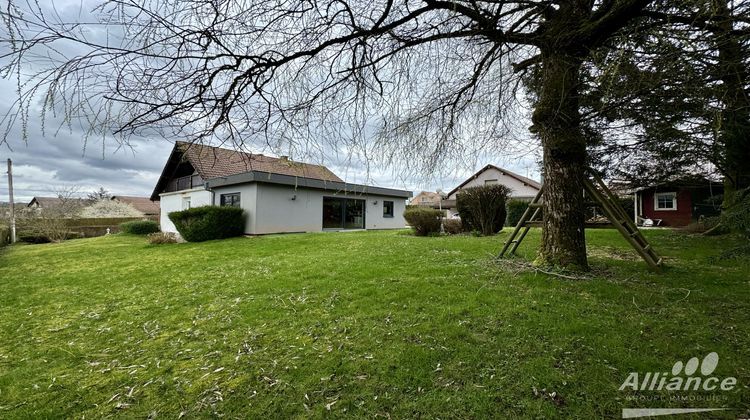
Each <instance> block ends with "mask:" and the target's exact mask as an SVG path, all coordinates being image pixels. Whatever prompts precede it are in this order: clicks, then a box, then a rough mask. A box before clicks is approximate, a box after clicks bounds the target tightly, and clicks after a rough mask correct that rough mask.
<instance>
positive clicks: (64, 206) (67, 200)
mask: <svg viewBox="0 0 750 420" xmlns="http://www.w3.org/2000/svg"><path fill="white" fill-rule="evenodd" d="M89 205H91V200H88V199H85V198H74V197H65V196H58V197H32V198H31V201H29V203H28V204H27V205H26V208H28V209H29V211H34V212H36V213H44V214H47V215H54V217H76V216H78V214H79V213H80V212H81V210H82V209H84V208H85V207H87V206H89Z"/></svg>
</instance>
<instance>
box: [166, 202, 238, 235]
mask: <svg viewBox="0 0 750 420" xmlns="http://www.w3.org/2000/svg"><path fill="white" fill-rule="evenodd" d="M169 220H171V221H172V223H174V225H175V227H176V228H177V231H178V232H180V235H181V236H182V237H183V238H184V239H185V240H186V241H189V242H202V241H209V240H212V239H223V238H230V237H232V236H240V235H242V234H243V233H244V232H245V212H244V211H243V210H242V209H241V208H239V207H225V206H201V207H193V208H190V209H187V210H182V211H173V212H171V213H169Z"/></svg>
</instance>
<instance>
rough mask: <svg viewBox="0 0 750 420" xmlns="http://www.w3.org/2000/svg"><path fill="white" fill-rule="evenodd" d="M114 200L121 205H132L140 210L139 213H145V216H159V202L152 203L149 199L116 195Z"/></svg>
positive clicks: (113, 197)
mask: <svg viewBox="0 0 750 420" xmlns="http://www.w3.org/2000/svg"><path fill="white" fill-rule="evenodd" d="M112 199H113V200H117V201H119V202H121V203H126V204H130V205H131V206H133V208H135V209H136V210H138V211H139V212H141V213H143V214H144V215H154V214H159V202H158V201H151V199H150V198H148V197H132V196H127V195H115V196H112Z"/></svg>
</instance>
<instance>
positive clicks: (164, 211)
mask: <svg viewBox="0 0 750 420" xmlns="http://www.w3.org/2000/svg"><path fill="white" fill-rule="evenodd" d="M159 197H160V204H159V207H160V208H161V214H160V215H159V225H161V231H162V232H174V233H177V229H176V228H175V227H174V224H173V223H172V221H171V220H169V216H168V215H169V213H170V212H173V211H178V210H183V208H182V202H183V199H184V198H187V197H189V198H190V207H198V206H205V205H208V204H211V192H210V191H206V190H204V189H202V188H200V189H199V188H194V189H192V190H183V191H177V192H170V193H163V194H159Z"/></svg>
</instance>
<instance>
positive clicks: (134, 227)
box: [120, 220, 159, 235]
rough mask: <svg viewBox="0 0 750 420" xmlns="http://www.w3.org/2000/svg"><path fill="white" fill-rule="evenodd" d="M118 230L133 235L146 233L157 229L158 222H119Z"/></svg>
mask: <svg viewBox="0 0 750 420" xmlns="http://www.w3.org/2000/svg"><path fill="white" fill-rule="evenodd" d="M120 230H121V231H122V232H124V233H131V234H133V235H148V234H149V233H154V232H158V231H159V224H158V223H156V222H155V221H153V220H134V221H132V222H125V223H121V224H120Z"/></svg>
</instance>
